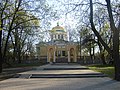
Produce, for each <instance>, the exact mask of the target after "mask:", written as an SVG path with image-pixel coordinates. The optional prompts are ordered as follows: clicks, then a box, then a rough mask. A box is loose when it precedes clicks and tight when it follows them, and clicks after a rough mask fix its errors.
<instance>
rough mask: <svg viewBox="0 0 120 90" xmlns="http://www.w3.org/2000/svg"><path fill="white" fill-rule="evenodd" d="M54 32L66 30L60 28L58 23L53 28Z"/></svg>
mask: <svg viewBox="0 0 120 90" xmlns="http://www.w3.org/2000/svg"><path fill="white" fill-rule="evenodd" d="M52 32H65V31H64V28H63V27H61V26H59V24H58V23H57V26H55V27H53V28H52Z"/></svg>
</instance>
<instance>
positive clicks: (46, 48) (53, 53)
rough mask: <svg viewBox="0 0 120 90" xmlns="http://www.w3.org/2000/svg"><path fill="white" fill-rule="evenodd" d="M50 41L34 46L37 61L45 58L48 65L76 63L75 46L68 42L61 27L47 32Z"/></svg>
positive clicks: (65, 33) (76, 50)
mask: <svg viewBox="0 0 120 90" xmlns="http://www.w3.org/2000/svg"><path fill="white" fill-rule="evenodd" d="M49 34H50V37H51V41H49V42H40V43H39V44H37V45H36V49H37V56H38V59H43V58H45V57H46V59H47V62H49V63H71V62H77V52H78V49H77V44H76V43H74V42H69V41H68V35H67V32H66V31H65V30H64V28H63V27H61V26H59V24H57V26H55V27H53V28H52V30H50V32H49Z"/></svg>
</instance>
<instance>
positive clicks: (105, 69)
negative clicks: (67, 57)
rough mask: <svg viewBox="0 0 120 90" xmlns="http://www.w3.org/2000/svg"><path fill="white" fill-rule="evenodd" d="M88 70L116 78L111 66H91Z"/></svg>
mask: <svg viewBox="0 0 120 90" xmlns="http://www.w3.org/2000/svg"><path fill="white" fill-rule="evenodd" d="M88 68H89V69H91V70H94V71H97V72H101V73H104V74H106V75H108V77H110V78H114V73H115V70H114V67H113V66H111V65H89V66H88Z"/></svg>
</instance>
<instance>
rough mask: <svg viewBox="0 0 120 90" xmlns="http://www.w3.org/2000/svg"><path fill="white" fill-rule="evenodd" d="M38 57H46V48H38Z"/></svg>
mask: <svg viewBox="0 0 120 90" xmlns="http://www.w3.org/2000/svg"><path fill="white" fill-rule="evenodd" d="M40 56H41V57H43V56H47V47H46V46H40Z"/></svg>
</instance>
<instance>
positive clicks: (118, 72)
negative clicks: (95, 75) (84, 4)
mask: <svg viewBox="0 0 120 90" xmlns="http://www.w3.org/2000/svg"><path fill="white" fill-rule="evenodd" d="M106 2H107V10H108V14H109V18H110V27H111V30H112V31H113V50H111V49H110V48H109V46H108V45H107V44H106V43H105V42H104V41H103V39H102V38H101V36H100V35H99V33H98V32H97V30H96V28H95V25H94V23H93V3H92V0H90V23H91V28H92V30H93V32H94V33H95V35H96V36H97V37H98V39H99V40H100V42H101V44H102V45H103V46H104V48H105V49H106V50H107V51H108V53H109V54H112V55H113V60H114V61H115V80H118V81H120V64H119V63H120V60H119V30H118V29H117V28H116V27H115V24H114V19H113V15H112V9H111V5H110V0H106ZM112 51H113V52H112Z"/></svg>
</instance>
